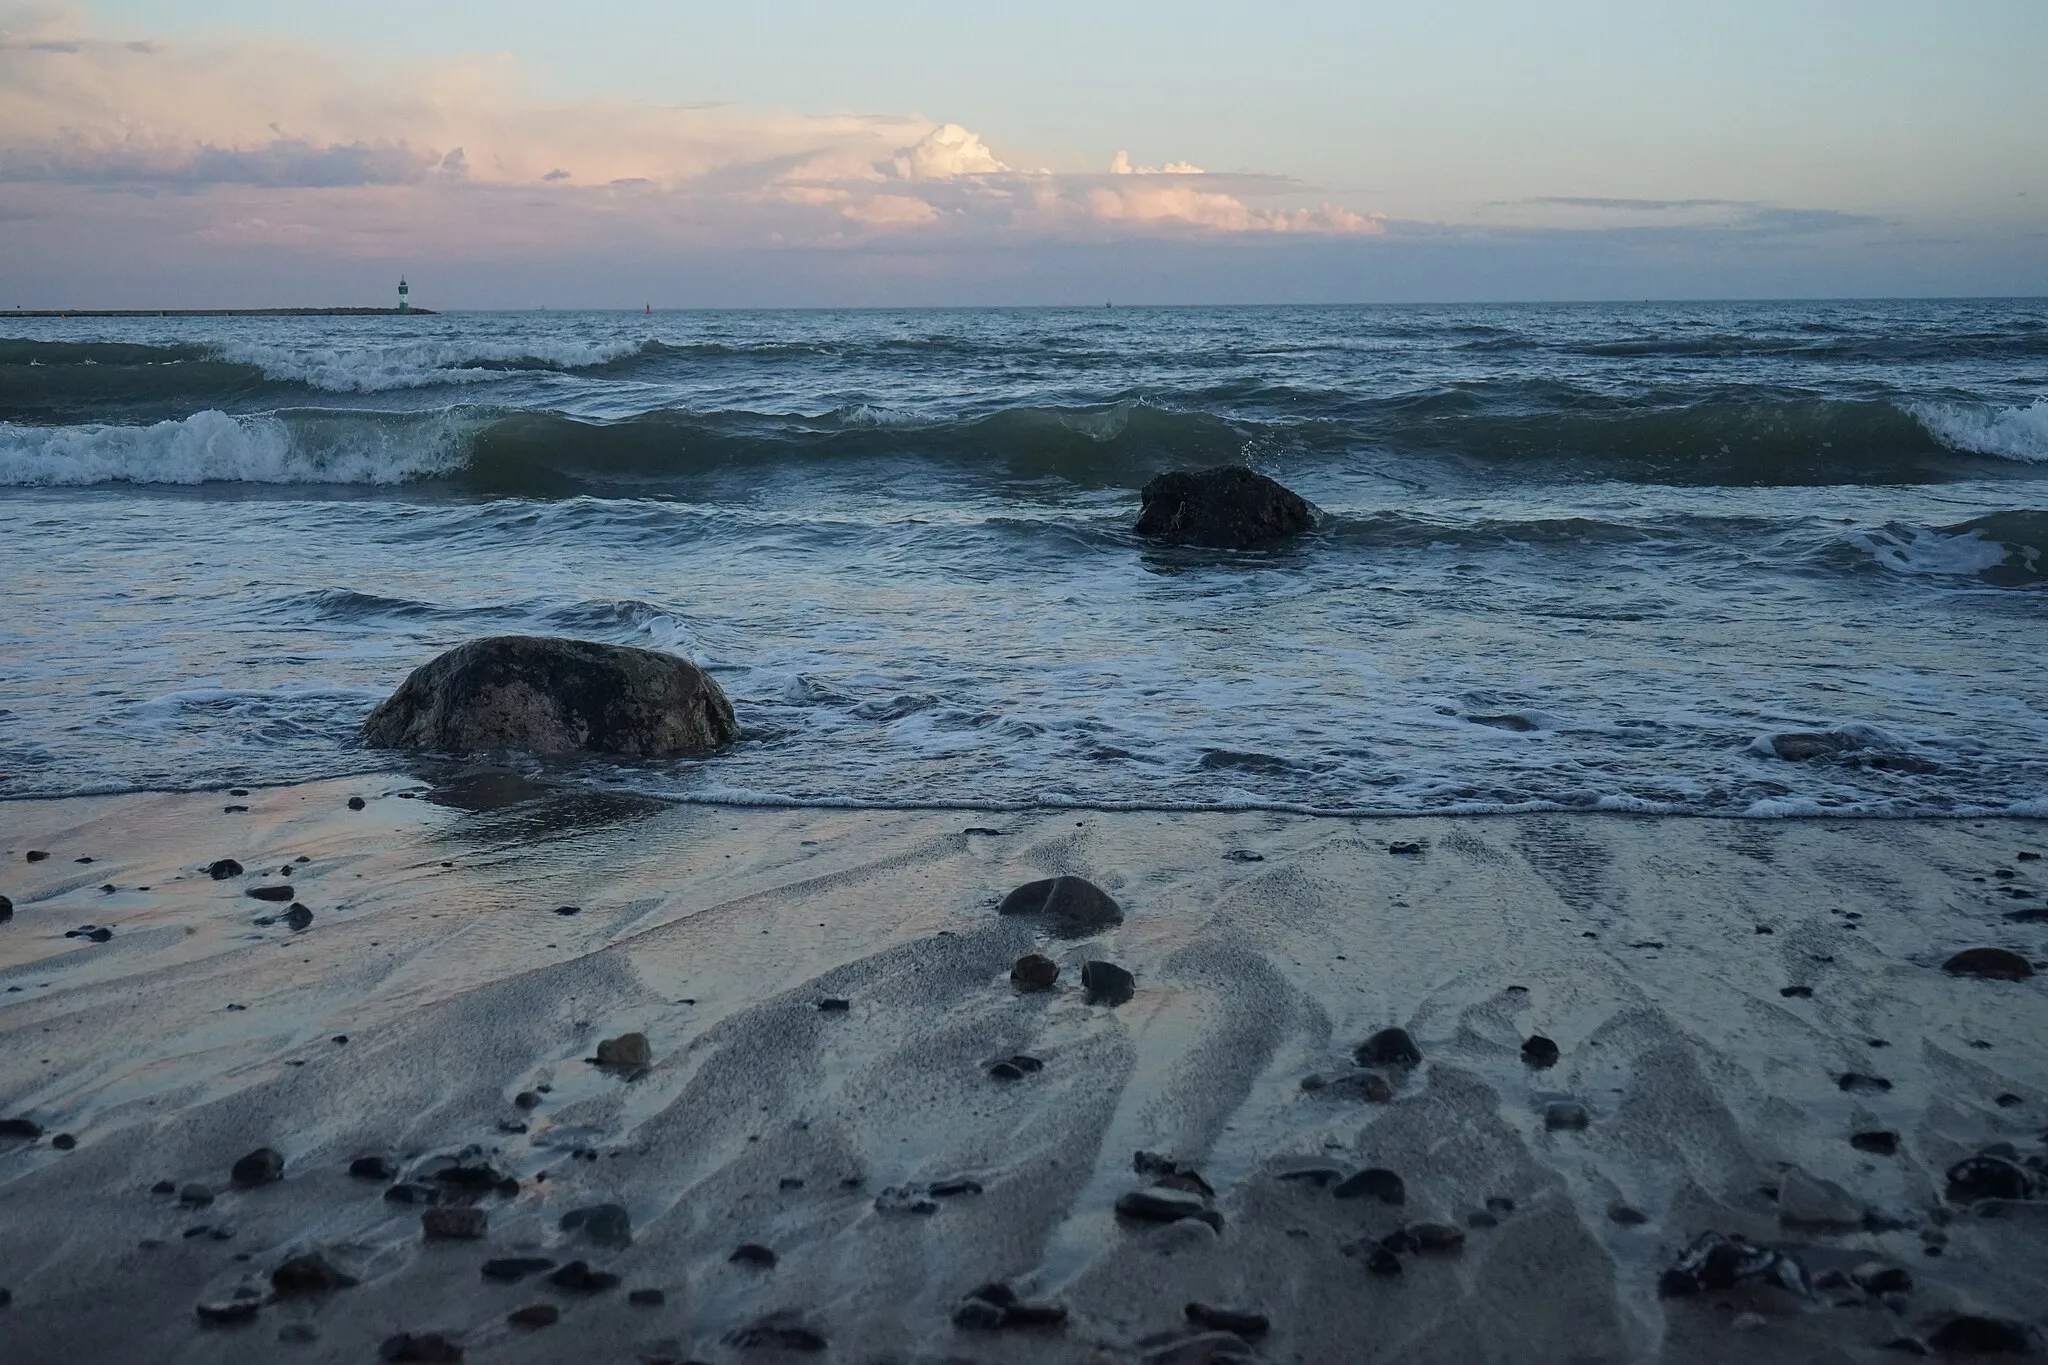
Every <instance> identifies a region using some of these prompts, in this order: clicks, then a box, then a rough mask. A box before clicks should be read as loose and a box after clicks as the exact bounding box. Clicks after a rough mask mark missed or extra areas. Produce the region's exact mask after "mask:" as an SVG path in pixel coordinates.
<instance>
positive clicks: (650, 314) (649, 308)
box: [647, 303, 654, 317]
mask: <svg viewBox="0 0 2048 1365" xmlns="http://www.w3.org/2000/svg"><path fill="white" fill-rule="evenodd" d="M647 316H648V317H653V316H654V305H653V304H651V303H650V304H648V305H647Z"/></svg>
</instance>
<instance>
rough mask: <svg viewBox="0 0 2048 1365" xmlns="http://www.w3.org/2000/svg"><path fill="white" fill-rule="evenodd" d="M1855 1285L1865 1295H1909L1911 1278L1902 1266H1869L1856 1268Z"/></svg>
mask: <svg viewBox="0 0 2048 1365" xmlns="http://www.w3.org/2000/svg"><path fill="white" fill-rule="evenodd" d="M1854 1278H1855V1280H1856V1283H1857V1285H1858V1286H1859V1287H1860V1288H1861V1289H1862V1290H1863V1292H1864V1293H1866V1294H1910V1293H1912V1292H1913V1276H1912V1274H1911V1273H1910V1272H1909V1271H1907V1269H1906V1268H1905V1267H1904V1266H1902V1265H1869V1266H1860V1267H1858V1268H1857V1270H1856V1273H1855V1276H1854Z"/></svg>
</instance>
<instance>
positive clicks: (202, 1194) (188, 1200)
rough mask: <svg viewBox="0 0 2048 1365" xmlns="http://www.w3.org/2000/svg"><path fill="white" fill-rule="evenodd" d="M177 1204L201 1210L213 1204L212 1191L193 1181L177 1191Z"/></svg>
mask: <svg viewBox="0 0 2048 1365" xmlns="http://www.w3.org/2000/svg"><path fill="white" fill-rule="evenodd" d="M178 1202H179V1203H181V1204H189V1205H191V1206H192V1207H193V1208H195V1209H203V1208H205V1207H206V1206H207V1205H208V1204H211V1203H212V1202H213V1191H212V1190H210V1189H208V1188H207V1187H206V1186H204V1185H201V1184H199V1183H198V1182H196V1181H195V1182H193V1183H192V1184H189V1185H186V1186H183V1187H182V1188H180V1189H179V1191H178Z"/></svg>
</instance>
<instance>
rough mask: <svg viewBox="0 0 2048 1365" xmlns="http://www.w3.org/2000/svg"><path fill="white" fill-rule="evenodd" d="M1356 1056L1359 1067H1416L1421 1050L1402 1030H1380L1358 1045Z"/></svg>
mask: <svg viewBox="0 0 2048 1365" xmlns="http://www.w3.org/2000/svg"><path fill="white" fill-rule="evenodd" d="M1356 1055H1357V1058H1358V1064H1359V1065H1360V1066H1416V1065H1419V1064H1420V1063H1421V1061H1422V1049H1421V1048H1419V1047H1417V1046H1415V1040H1414V1039H1413V1038H1411V1037H1409V1036H1408V1030H1407V1029H1404V1028H1383V1029H1381V1030H1380V1031H1379V1032H1378V1033H1375V1034H1374V1035H1373V1036H1372V1037H1370V1038H1368V1039H1366V1040H1365V1041H1364V1042H1362V1043H1360V1044H1359V1045H1358V1051H1357V1054H1356Z"/></svg>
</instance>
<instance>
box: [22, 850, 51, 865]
mask: <svg viewBox="0 0 2048 1365" xmlns="http://www.w3.org/2000/svg"><path fill="white" fill-rule="evenodd" d="M25 856H26V857H27V859H28V861H30V862H32V863H39V862H41V861H42V860H43V859H45V858H47V857H49V856H50V855H49V854H48V853H46V852H44V851H43V850H42V849H40V848H32V849H30V850H29V851H28V853H27V854H26V855H25Z"/></svg>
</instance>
